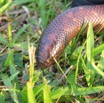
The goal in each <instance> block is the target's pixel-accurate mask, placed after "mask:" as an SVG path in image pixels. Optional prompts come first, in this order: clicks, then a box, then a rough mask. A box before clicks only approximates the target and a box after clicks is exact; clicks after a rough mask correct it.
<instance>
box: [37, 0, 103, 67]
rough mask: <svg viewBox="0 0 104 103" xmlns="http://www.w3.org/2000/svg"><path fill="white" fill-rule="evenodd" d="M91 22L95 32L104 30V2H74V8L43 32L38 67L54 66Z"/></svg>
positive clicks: (98, 0)
mask: <svg viewBox="0 0 104 103" xmlns="http://www.w3.org/2000/svg"><path fill="white" fill-rule="evenodd" d="M90 22H91V23H92V25H93V29H94V30H96V31H101V30H103V29H104V0H73V1H72V7H71V8H68V9H67V10H65V11H63V12H62V13H60V14H59V15H58V16H56V17H55V18H54V19H53V20H52V21H51V23H50V24H49V25H48V26H47V27H46V29H45V30H44V31H43V34H42V36H41V37H40V40H39V45H38V47H37V50H36V62H37V65H38V66H39V67H41V68H47V67H50V66H52V65H53V64H54V63H55V60H57V59H58V58H59V57H60V55H61V54H62V53H63V52H64V50H65V48H66V46H67V45H68V43H69V42H70V41H71V40H72V39H73V38H74V37H75V36H77V35H78V33H79V31H80V30H81V27H82V26H83V24H84V23H86V24H87V25H88V24H89V23H90Z"/></svg>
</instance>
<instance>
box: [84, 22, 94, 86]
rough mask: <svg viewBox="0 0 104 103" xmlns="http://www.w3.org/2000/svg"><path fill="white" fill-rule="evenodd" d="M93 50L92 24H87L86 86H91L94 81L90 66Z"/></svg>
mask: <svg viewBox="0 0 104 103" xmlns="http://www.w3.org/2000/svg"><path fill="white" fill-rule="evenodd" d="M93 50H94V32H93V26H92V23H89V27H88V32H87V43H86V55H87V68H88V71H89V72H86V71H85V74H86V80H87V83H88V86H91V85H92V82H93V80H94V71H93V69H92V66H91V64H92V61H93V60H94V52H93Z"/></svg>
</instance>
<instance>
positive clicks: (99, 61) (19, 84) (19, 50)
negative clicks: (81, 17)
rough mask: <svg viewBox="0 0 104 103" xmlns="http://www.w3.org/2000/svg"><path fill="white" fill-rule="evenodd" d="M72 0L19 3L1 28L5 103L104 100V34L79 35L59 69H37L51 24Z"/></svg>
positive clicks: (0, 86) (0, 89)
mask: <svg viewBox="0 0 104 103" xmlns="http://www.w3.org/2000/svg"><path fill="white" fill-rule="evenodd" d="M69 5H70V2H69V0H65V1H63V2H61V1H60V0H50V1H47V0H43V1H41V0H38V1H37V0H15V1H13V2H12V4H11V6H10V7H7V8H6V11H5V12H4V10H3V14H5V16H6V17H8V16H9V18H10V19H11V20H10V21H11V22H10V23H8V22H5V26H4V27H3V29H0V101H2V103H41V102H44V103H60V102H65V103H67V102H68V103H69V102H70V103H73V102H80V103H91V102H96V101H98V102H103V101H104V72H103V71H104V44H103V42H104V40H103V38H104V33H98V34H96V35H95V34H94V32H93V28H92V24H91V23H89V28H88V31H87V36H84V35H78V36H77V37H76V38H74V39H73V40H72V41H70V43H69V45H68V46H67V48H66V49H65V52H64V54H63V55H62V56H61V57H60V59H59V60H58V61H56V60H55V61H56V64H55V65H54V66H53V67H51V68H48V69H44V70H43V69H42V68H39V67H37V64H36V61H35V59H34V58H35V57H34V56H35V55H34V54H35V50H36V47H37V45H38V40H39V38H40V36H41V33H42V32H43V31H44V29H45V28H46V26H47V25H48V23H49V22H50V21H51V20H52V19H53V18H54V17H55V16H56V15H58V14H59V13H60V12H61V11H64V10H65V9H66V8H68V6H69Z"/></svg>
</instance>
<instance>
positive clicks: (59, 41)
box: [36, 23, 66, 68]
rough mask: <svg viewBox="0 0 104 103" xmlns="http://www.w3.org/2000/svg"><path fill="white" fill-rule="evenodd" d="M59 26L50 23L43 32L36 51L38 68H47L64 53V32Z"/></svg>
mask: <svg viewBox="0 0 104 103" xmlns="http://www.w3.org/2000/svg"><path fill="white" fill-rule="evenodd" d="M58 26H59V25H54V23H52V24H51V25H49V26H48V28H47V29H46V30H45V31H44V32H43V34H42V36H41V38H40V41H39V46H38V48H37V51H36V61H37V64H38V65H39V67H43V68H44V67H49V66H51V65H52V64H53V63H54V60H55V59H57V58H58V57H59V56H60V54H61V53H62V52H63V51H64V48H65V44H66V40H65V38H66V36H65V32H64V31H63V30H62V28H61V30H60V27H58Z"/></svg>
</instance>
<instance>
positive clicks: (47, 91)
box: [43, 78, 52, 103]
mask: <svg viewBox="0 0 104 103" xmlns="http://www.w3.org/2000/svg"><path fill="white" fill-rule="evenodd" d="M44 83H45V85H44V88H43V91H44V103H52V100H51V95H50V92H51V88H50V86H49V85H48V84H47V81H46V79H45V78H44Z"/></svg>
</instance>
